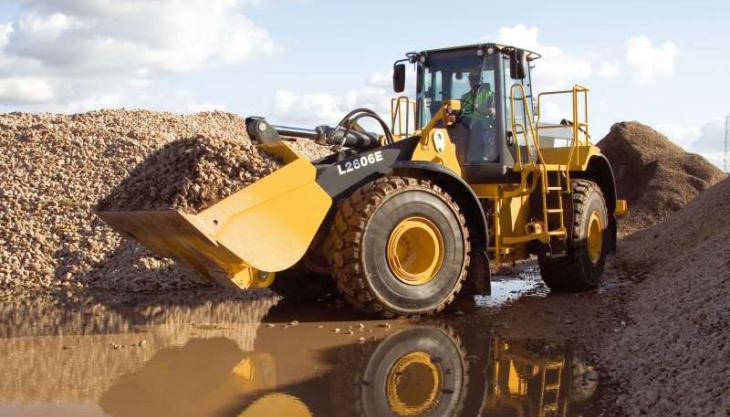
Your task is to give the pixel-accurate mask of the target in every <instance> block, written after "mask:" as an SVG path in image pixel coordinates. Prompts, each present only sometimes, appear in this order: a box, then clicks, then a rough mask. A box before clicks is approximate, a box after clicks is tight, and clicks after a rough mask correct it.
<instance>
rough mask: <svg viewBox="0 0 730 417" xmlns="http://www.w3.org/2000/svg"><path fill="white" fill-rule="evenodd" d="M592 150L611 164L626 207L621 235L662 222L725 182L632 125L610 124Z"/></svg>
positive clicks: (694, 159) (707, 164)
mask: <svg viewBox="0 0 730 417" xmlns="http://www.w3.org/2000/svg"><path fill="white" fill-rule="evenodd" d="M597 146H598V147H599V148H600V149H601V152H603V154H604V155H606V156H607V157H608V159H609V161H611V166H612V167H613V172H614V175H615V177H616V187H617V189H618V195H619V198H623V199H626V200H628V203H629V214H628V215H627V216H626V217H625V218H624V219H622V220H621V222H620V226H619V233H620V234H621V235H627V234H630V233H633V232H635V231H636V230H640V229H643V228H646V227H649V226H651V225H653V224H656V223H659V222H661V221H663V220H664V219H666V218H667V216H668V215H670V214H671V213H673V212H675V211H677V210H679V209H680V208H682V207H684V206H685V205H686V204H687V203H689V202H690V201H691V200H692V199H694V198H695V197H696V196H697V195H698V194H699V193H700V192H702V191H704V190H706V189H707V188H709V187H710V186H712V185H713V184H715V183H717V182H718V181H720V180H722V179H723V178H725V174H723V173H722V171H720V170H719V169H718V168H717V167H715V166H714V165H712V164H711V163H710V162H708V161H707V160H706V159H705V158H703V157H701V156H700V155H697V154H692V153H688V152H685V151H684V150H683V149H682V148H680V147H679V146H677V145H675V144H674V143H672V142H671V141H670V140H669V139H667V137H666V136H664V135H662V134H661V133H659V132H657V131H656V130H654V129H652V128H651V127H649V126H646V125H643V124H641V123H638V122H621V123H616V124H614V125H613V126H611V130H610V132H609V133H608V135H606V137H605V138H603V139H602V140H601V141H600V142H598V144H597Z"/></svg>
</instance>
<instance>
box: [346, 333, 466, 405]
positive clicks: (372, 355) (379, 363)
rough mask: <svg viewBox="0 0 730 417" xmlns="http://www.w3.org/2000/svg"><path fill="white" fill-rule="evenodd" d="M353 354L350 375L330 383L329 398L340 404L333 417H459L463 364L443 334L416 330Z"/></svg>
mask: <svg viewBox="0 0 730 417" xmlns="http://www.w3.org/2000/svg"><path fill="white" fill-rule="evenodd" d="M358 349H359V352H357V357H359V358H361V359H360V361H359V363H353V364H352V368H353V369H354V370H355V371H356V372H355V375H349V373H348V372H340V373H338V374H337V376H336V377H335V379H334V380H333V385H334V386H333V389H334V390H336V395H335V396H336V397H337V398H338V400H339V401H342V402H343V404H342V405H341V406H339V407H337V408H338V410H339V411H340V413H341V414H337V415H342V416H344V415H347V416H357V417H399V416H419V417H431V416H432V417H447V416H451V417H456V416H458V415H460V411H461V410H462V408H463V407H464V402H465V401H464V400H465V399H466V397H467V394H468V392H469V361H467V359H466V352H465V351H464V349H463V347H462V344H461V341H460V339H459V338H458V337H457V336H455V335H454V334H453V333H452V332H451V331H450V330H449V329H443V328H440V327H434V326H418V327H415V328H409V329H405V330H402V331H400V332H398V333H395V334H393V335H392V336H389V337H388V338H386V339H385V340H382V341H380V342H376V343H368V344H362V345H360V346H359V347H358ZM353 356H354V355H352V354H350V355H348V357H347V358H346V359H345V360H349V359H350V358H352V357H353Z"/></svg>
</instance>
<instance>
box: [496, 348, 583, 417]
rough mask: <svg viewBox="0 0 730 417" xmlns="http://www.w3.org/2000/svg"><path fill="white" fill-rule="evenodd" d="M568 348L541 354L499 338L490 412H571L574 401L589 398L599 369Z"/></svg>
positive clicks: (525, 414)
mask: <svg viewBox="0 0 730 417" xmlns="http://www.w3.org/2000/svg"><path fill="white" fill-rule="evenodd" d="M566 353H567V352H565V351H560V350H557V351H553V352H550V351H547V352H544V353H542V354H538V353H536V352H534V351H531V350H529V349H525V348H524V347H523V346H519V345H516V346H515V345H512V344H510V343H505V342H501V341H498V340H495V341H494V342H493V345H492V350H491V355H490V363H489V365H490V367H489V380H490V384H489V391H488V394H487V401H486V402H485V404H486V407H485V411H487V412H486V415H516V416H536V417H544V416H567V415H569V414H568V407H569V404H570V403H573V402H581V401H585V400H587V399H589V398H590V397H591V396H592V395H593V393H594V391H595V389H596V387H597V378H596V373H595V371H593V369H592V368H591V367H587V366H585V365H584V364H582V363H581V362H580V361H577V360H575V359H574V358H573V357H572V356H571V355H569V354H566Z"/></svg>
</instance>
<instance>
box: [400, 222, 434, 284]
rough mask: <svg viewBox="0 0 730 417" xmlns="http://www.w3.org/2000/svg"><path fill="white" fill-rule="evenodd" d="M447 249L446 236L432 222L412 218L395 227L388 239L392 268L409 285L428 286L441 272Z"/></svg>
mask: <svg viewBox="0 0 730 417" xmlns="http://www.w3.org/2000/svg"><path fill="white" fill-rule="evenodd" d="M443 247H444V239H443V236H442V235H441V232H440V231H439V229H438V227H436V225H435V224H434V223H433V222H432V221H430V220H428V219H426V218H424V217H408V218H406V219H403V220H402V221H401V222H400V223H398V224H397V225H396V226H395V228H394V229H393V231H392V232H391V234H390V237H389V238H388V246H387V259H388V266H389V267H390V270H391V271H392V272H393V275H395V277H396V278H397V279H398V280H399V281H401V282H403V283H405V284H408V285H423V284H426V283H428V282H430V281H431V280H433V279H434V277H435V276H436V274H437V273H438V271H439V270H440V269H441V265H442V264H443V258H444V251H443Z"/></svg>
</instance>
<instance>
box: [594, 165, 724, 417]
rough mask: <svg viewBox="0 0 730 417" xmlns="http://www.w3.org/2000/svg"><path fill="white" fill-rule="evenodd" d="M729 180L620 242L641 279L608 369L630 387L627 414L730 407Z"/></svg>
mask: <svg viewBox="0 0 730 417" xmlns="http://www.w3.org/2000/svg"><path fill="white" fill-rule="evenodd" d="M729 203H730V179H725V180H723V181H721V182H720V183H718V184H717V185H715V186H713V187H712V188H710V189H708V190H707V191H705V192H704V193H702V194H700V196H699V197H698V198H697V199H696V200H694V201H693V202H691V203H690V204H689V205H687V206H686V207H684V208H683V209H681V210H679V211H678V212H677V213H675V214H673V215H672V216H671V217H669V219H668V220H667V221H666V222H664V223H661V224H658V225H656V226H654V227H651V228H648V229H646V230H643V231H640V232H637V233H635V234H633V235H632V236H629V237H627V238H625V239H624V241H623V244H622V245H620V253H619V255H620V259H621V260H622V261H623V262H625V263H626V265H625V268H624V269H625V271H626V272H629V273H632V274H633V276H635V277H638V278H643V280H642V281H641V282H640V283H639V284H637V285H636V286H635V290H634V291H633V293H632V294H631V297H630V299H629V300H628V303H627V306H626V309H627V312H628V314H629V317H630V320H631V322H630V326H629V327H627V328H626V331H625V332H624V333H622V334H621V335H619V336H616V337H614V338H611V339H609V342H608V344H607V345H606V348H605V350H604V352H603V356H604V359H603V361H604V364H606V365H608V367H609V368H610V369H613V370H614V372H615V373H616V378H615V379H616V380H617V381H620V382H621V383H622V384H623V385H625V387H624V388H625V390H624V391H625V395H623V396H621V397H619V398H618V401H617V404H616V405H617V406H618V407H620V408H621V409H623V411H624V412H625V413H626V414H628V415H637V416H638V415H648V416H657V417H659V416H662V417H663V416H670V415H672V416H673V415H682V416H719V415H726V414H725V413H726V411H727V409H728V407H730V396H729V395H728V393H730V364H729V363H728V360H727V359H728V358H729V357H730V331H728V327H727V326H728V323H729V322H730V222H729V221H728V219H730V204H729Z"/></svg>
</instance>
